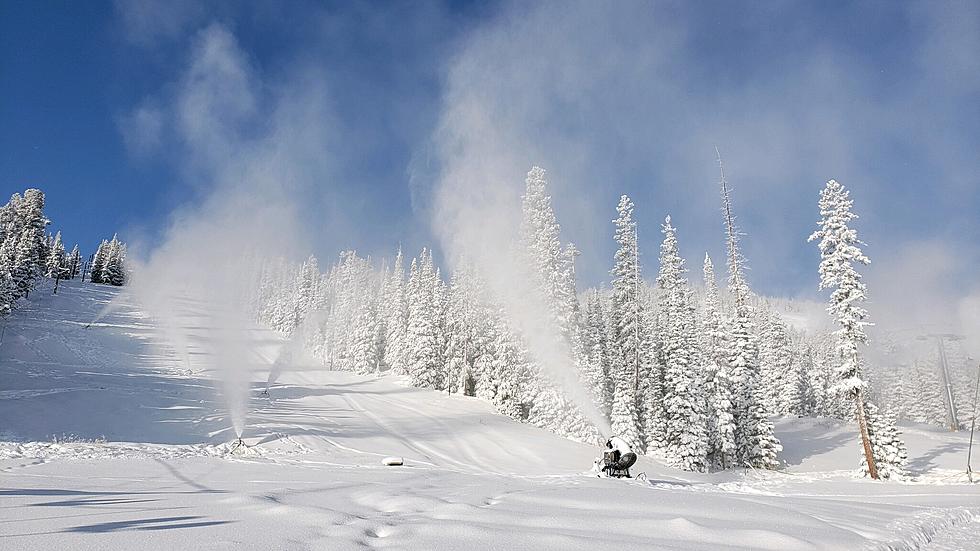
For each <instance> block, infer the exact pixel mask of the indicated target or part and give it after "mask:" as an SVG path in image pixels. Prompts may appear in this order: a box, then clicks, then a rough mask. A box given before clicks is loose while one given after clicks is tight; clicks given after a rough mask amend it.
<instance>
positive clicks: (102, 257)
mask: <svg viewBox="0 0 980 551" xmlns="http://www.w3.org/2000/svg"><path fill="white" fill-rule="evenodd" d="M108 256H109V242H108V241H107V240H105V239H103V240H102V242H101V243H99V248H98V249H96V250H95V256H93V257H92V266H91V268H89V281H91V282H92V283H104V281H103V277H102V270H103V269H104V268H105V263H106V260H107V259H108Z"/></svg>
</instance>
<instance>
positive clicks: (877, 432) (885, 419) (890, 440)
mask: <svg viewBox="0 0 980 551" xmlns="http://www.w3.org/2000/svg"><path fill="white" fill-rule="evenodd" d="M864 410H865V415H866V417H867V422H868V436H869V438H870V439H871V446H872V449H873V451H874V458H875V466H876V468H877V471H878V476H879V477H880V478H893V479H902V478H905V477H906V476H908V470H907V469H906V464H907V463H908V450H907V449H906V447H905V441H903V440H902V433H901V432H900V431H899V430H898V426H897V425H896V424H895V416H894V415H892V414H890V413H885V412H883V411H881V410H880V409H878V406H876V405H874V403H872V402H871V401H870V400H865V403H864ZM861 468H862V469H863V471H864V473H865V474H870V470H869V469H868V463H867V459H866V457H865V456H864V454H861Z"/></svg>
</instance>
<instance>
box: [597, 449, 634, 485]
mask: <svg viewBox="0 0 980 551" xmlns="http://www.w3.org/2000/svg"><path fill="white" fill-rule="evenodd" d="M602 461H603V465H602V470H603V472H605V473H606V474H608V475H609V476H612V477H615V478H633V477H632V476H630V467H632V466H633V463H636V454H635V453H633V452H626V453H624V454H620V453H619V450H615V449H614V450H606V451H605V452H604V453H603V454H602Z"/></svg>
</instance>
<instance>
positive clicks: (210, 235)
mask: <svg viewBox="0 0 980 551" xmlns="http://www.w3.org/2000/svg"><path fill="white" fill-rule="evenodd" d="M190 46H191V47H190V56H189V61H188V65H187V67H185V69H184V70H183V71H182V73H181V74H180V76H179V77H178V78H177V80H176V82H175V83H174V84H173V85H172V86H168V87H166V88H164V89H163V90H161V91H160V93H159V94H158V95H157V96H151V97H149V98H147V99H146V100H145V101H144V102H143V105H141V106H138V107H137V108H136V109H135V110H136V111H137V112H139V113H142V112H144V111H147V110H151V111H153V112H154V120H158V121H160V124H159V125H155V126H154V127H153V128H152V131H153V134H154V135H153V136H149V137H147V139H143V140H138V141H140V142H141V143H143V142H147V143H156V142H160V141H161V140H162V139H164V138H165V139H168V140H172V143H170V142H168V145H169V146H171V147H172V149H173V150H174V151H176V152H177V153H178V156H177V159H176V160H177V161H179V162H178V163H177V164H178V166H179V168H180V170H181V171H182V175H183V176H184V177H185V179H186V180H187V181H188V182H191V183H193V184H196V185H197V187H196V188H194V191H192V192H191V193H190V197H189V198H188V201H187V202H186V205H187V206H185V207H184V208H182V209H180V210H179V211H178V212H177V213H176V214H175V215H174V216H173V218H172V222H171V225H170V228H169V230H168V231H167V233H166V235H165V236H164V239H163V243H162V244H161V245H159V246H158V247H156V248H154V249H153V250H151V251H150V253H149V254H148V255H147V256H146V258H145V259H143V260H142V262H139V263H138V264H137V267H136V270H135V274H134V276H133V278H132V285H131V291H132V292H133V293H134V294H135V296H136V298H137V299H138V300H139V301H140V303H141V304H142V306H143V307H144V308H145V309H146V310H147V313H148V314H150V315H151V316H153V317H155V318H157V319H158V321H159V325H160V326H161V327H162V328H163V333H164V335H163V337H164V338H165V339H166V340H167V341H168V342H169V343H170V344H171V345H172V347H173V348H174V349H175V350H177V353H178V355H179V356H181V357H182V358H183V360H184V363H185V364H186V367H187V368H190V369H194V370H196V371H204V372H208V373H210V374H213V375H214V376H216V377H217V378H218V380H219V381H220V386H221V390H222V394H223V396H224V399H225V401H226V403H227V407H228V412H229V416H230V420H231V424H232V425H233V428H234V430H235V433H236V435H237V436H239V437H240V436H241V435H242V433H243V431H244V429H245V418H246V413H247V411H246V410H247V400H248V396H249V391H250V383H251V382H252V381H253V380H254V379H257V380H265V379H266V375H267V371H268V370H269V368H270V366H271V364H272V359H274V358H276V357H277V356H278V355H279V354H278V352H279V351H278V348H279V347H281V346H282V343H281V342H280V340H279V339H278V338H276V337H275V336H274V335H273V334H272V333H269V332H266V331H262V330H260V329H259V328H258V327H257V326H256V325H255V324H254V323H253V313H252V312H250V311H249V306H248V304H249V296H250V293H251V292H252V291H254V289H255V288H257V282H258V275H259V271H260V270H261V267H262V265H263V260H264V258H267V257H275V258H286V259H290V258H294V257H296V256H297V252H298V251H301V250H306V247H304V245H303V244H304V241H305V240H304V239H303V238H302V237H301V236H303V235H304V234H303V232H301V231H299V225H300V222H299V220H300V219H301V217H302V214H303V213H302V212H301V211H302V210H303V208H306V207H307V205H308V204H315V203H316V202H315V201H313V199H314V197H313V196H311V194H310V193H309V191H310V190H311V189H313V186H314V184H322V183H323V181H324V180H325V179H326V176H325V175H326V173H327V172H328V171H327V169H326V168H325V165H326V163H327V161H326V158H327V156H326V154H325V152H326V151H328V150H329V148H328V147H327V146H326V142H327V139H326V136H325V130H324V121H325V120H327V119H328V117H326V116H325V111H324V110H325V107H324V98H325V96H326V94H325V93H324V89H323V86H322V82H321V79H319V78H318V74H317V73H316V72H315V71H298V72H297V74H296V75H294V76H295V77H296V78H294V79H285V80H283V79H279V80H278V81H277V82H276V86H275V87H272V86H269V85H268V84H266V83H264V82H263V79H262V78H261V77H262V75H261V73H260V71H259V70H258V69H257V68H255V67H253V66H252V64H251V63H250V61H249V58H248V56H247V55H246V54H245V52H243V51H242V50H241V48H240V47H239V45H238V43H237V41H236V39H235V37H234V35H233V34H232V33H231V32H230V31H228V30H227V29H226V28H225V27H223V26H221V25H218V24H212V25H211V26H209V27H206V28H204V29H203V30H201V31H200V32H198V33H197V34H196V36H195V37H194V39H193V40H192V42H191V44H190ZM130 120H133V121H137V122H138V121H139V120H141V118H140V117H128V118H126V119H125V121H130ZM125 121H124V122H125ZM141 129H142V127H141V126H140V125H138V124H137V125H136V126H134V127H130V128H124V129H123V131H124V133H126V134H127V135H128V137H130V138H131V137H132V134H133V133H137V134H138V133H139V132H141V131H142V130H141ZM151 138H152V139H151ZM301 201H302V202H301ZM309 208H315V207H309ZM280 367H281V366H280ZM257 372H258V373H257Z"/></svg>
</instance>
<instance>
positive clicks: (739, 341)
mask: <svg viewBox="0 0 980 551" xmlns="http://www.w3.org/2000/svg"><path fill="white" fill-rule="evenodd" d="M718 168H719V170H720V172H721V180H720V182H719V183H720V184H721V195H722V205H723V208H722V212H723V213H724V215H725V241H726V248H727V250H728V288H729V291H730V293H731V295H732V298H733V300H734V302H735V305H734V306H735V307H734V312H733V315H732V319H731V320H730V322H729V323H728V326H729V328H730V330H731V334H730V343H731V350H730V353H729V357H728V364H729V365H730V366H731V382H732V397H733V399H734V400H733V407H732V413H733V414H734V416H735V444H736V458H737V460H738V461H739V463H741V464H743V465H748V466H752V467H756V468H766V469H774V468H776V467H777V466H778V465H779V461H778V459H777V455H778V454H779V452H780V451H781V450H782V449H783V447H782V445H781V444H780V443H779V440H778V439H777V438H776V436H775V434H773V427H772V422H771V421H770V420H769V417H768V416H767V415H766V408H765V407H763V405H762V404H761V403H760V397H759V392H758V388H757V385H758V378H759V348H758V339H757V337H756V336H755V334H754V332H753V330H752V329H753V327H752V315H751V306H750V305H749V304H748V299H749V286H748V284H747V283H746V282H745V277H744V274H743V264H744V258H743V256H742V252H741V250H740V249H739V232H738V228H737V227H736V226H735V214H734V212H733V211H732V200H731V193H730V190H729V187H728V180H727V179H726V178H725V168H724V165H723V164H722V161H721V154H720V153H719V154H718Z"/></svg>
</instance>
